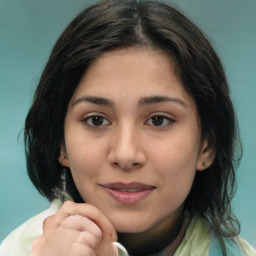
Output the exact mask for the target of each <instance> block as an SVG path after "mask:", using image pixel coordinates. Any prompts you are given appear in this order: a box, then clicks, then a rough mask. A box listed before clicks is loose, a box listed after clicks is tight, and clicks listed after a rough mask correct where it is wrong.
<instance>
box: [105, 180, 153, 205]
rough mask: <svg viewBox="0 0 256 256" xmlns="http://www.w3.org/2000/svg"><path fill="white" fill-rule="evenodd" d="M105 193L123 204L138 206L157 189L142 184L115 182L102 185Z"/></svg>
mask: <svg viewBox="0 0 256 256" xmlns="http://www.w3.org/2000/svg"><path fill="white" fill-rule="evenodd" d="M101 186H102V187H103V188H104V189H105V191H106V192H107V193H108V194H109V195H110V196H111V197H112V198H114V199H115V200H116V201H117V202H119V203H121V204H136V203H139V202H140V201H142V200H143V199H145V198H146V197H147V196H148V195H149V194H151V193H152V192H153V190H154V189H155V187H154V186H151V185H147V184H143V183H140V182H131V183H122V182H114V183H108V184H104V185H101Z"/></svg>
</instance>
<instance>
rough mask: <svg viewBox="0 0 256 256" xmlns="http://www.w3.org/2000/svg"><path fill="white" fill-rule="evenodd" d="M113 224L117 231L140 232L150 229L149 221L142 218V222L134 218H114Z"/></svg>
mask: <svg viewBox="0 0 256 256" xmlns="http://www.w3.org/2000/svg"><path fill="white" fill-rule="evenodd" d="M113 224H114V226H115V228H116V231H117V232H118V233H142V232H145V231H147V230H148V229H150V224H149V221H147V220H146V219H143V222H142V221H137V219H135V218H126V219H125V218H123V219H120V220H117V219H115V220H113Z"/></svg>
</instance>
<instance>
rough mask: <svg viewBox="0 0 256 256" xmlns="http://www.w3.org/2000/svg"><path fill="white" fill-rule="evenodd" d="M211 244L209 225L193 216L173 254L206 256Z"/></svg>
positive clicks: (198, 217) (176, 255)
mask: <svg viewBox="0 0 256 256" xmlns="http://www.w3.org/2000/svg"><path fill="white" fill-rule="evenodd" d="M210 242H211V234H210V228H209V224H208V222H207V221H206V220H204V219H203V218H201V217H200V216H198V215H194V216H193V217H192V219H191V221H190V223H189V226H188V228H187V231H186V234H185V236H184V238H183V240H182V242H181V244H180V246H179V248H178V249H177V251H176V252H175V255H174V256H178V255H184V256H187V255H191V254H190V253H191V252H193V255H200V256H208V255H209V248H210Z"/></svg>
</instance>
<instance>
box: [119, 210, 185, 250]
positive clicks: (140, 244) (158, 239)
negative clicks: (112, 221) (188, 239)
mask: <svg viewBox="0 0 256 256" xmlns="http://www.w3.org/2000/svg"><path fill="white" fill-rule="evenodd" d="M183 222H184V212H183V210H181V212H180V214H179V215H178V216H177V217H176V218H174V219H172V221H171V222H170V220H169V219H167V220H164V221H162V223H158V224H157V225H156V227H153V228H151V229H150V230H147V231H145V232H141V233H119V234H118V238H119V239H118V240H119V242H120V243H121V244H123V245H124V246H125V248H126V249H127V250H128V252H129V253H130V254H132V255H150V254H153V253H157V252H159V251H162V250H163V249H164V248H166V247H167V246H168V245H170V244H172V242H173V244H174V246H173V247H176V248H172V250H174V251H175V250H176V249H177V247H178V246H179V244H180V242H181V240H182V238H183V235H184V234H182V235H180V233H181V230H183V226H184V225H183ZM185 230H186V229H185ZM185 230H184V233H185ZM178 237H179V238H180V239H176V238H178Z"/></svg>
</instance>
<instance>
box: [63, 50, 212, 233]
mask: <svg viewBox="0 0 256 256" xmlns="http://www.w3.org/2000/svg"><path fill="white" fill-rule="evenodd" d="M209 151H210V150H209V148H208V145H207V141H203V142H202V141H201V137H200V125H199V121H198V116H197V111H196V107H195V103H194V101H193V99H192V98H191V97H190V96H189V95H188V93H187V92H186V91H185V90H184V88H183V86H182V84H181V82H180V80H179V79H178V77H177V76H176V74H175V72H174V64H173V62H172V61H171V60H170V58H169V57H167V56H166V55H164V54H163V53H160V52H157V51H153V50H147V49H136V48H131V49H124V50H115V51H112V52H109V53H106V54H104V55H102V56H101V57H99V58H98V59H96V60H95V61H94V62H93V63H92V64H91V65H90V67H89V68H88V70H87V71H86V73H85V74H84V76H83V77H82V79H81V81H80V83H79V85H78V87H77V89H76V90H75V92H74V95H73V97H72V99H71V101H70V103H69V106H68V111H67V115H66V118H65V148H64V147H63V146H62V152H64V154H62V155H60V157H59V161H60V163H61V164H62V165H64V166H67V167H70V170H71V173H72V176H73V179H74V182H75V184H76V187H77V189H78V191H79V193H80V194H81V196H82V198H83V199H84V201H85V202H87V203H89V204H92V205H94V206H96V207H98V208H99V209H100V210H101V211H102V212H104V213H105V214H106V215H107V216H108V217H109V218H110V220H111V221H112V222H113V224H114V226H115V227H116V229H117V231H119V232H128V233H139V232H147V231H154V230H155V231H159V232H161V230H162V229H165V228H166V227H168V228H169V227H170V225H173V224H174V223H175V222H176V220H177V218H178V216H179V215H180V213H181V211H182V207H183V203H184V201H185V199H186V197H187V195H188V193H189V191H190V189H191V186H192V183H193V180H194V177H195V173H196V170H198V171H201V170H203V169H205V167H203V165H202V162H203V161H206V162H207V163H209V161H210V153H209Z"/></svg>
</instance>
